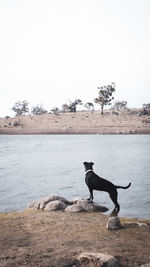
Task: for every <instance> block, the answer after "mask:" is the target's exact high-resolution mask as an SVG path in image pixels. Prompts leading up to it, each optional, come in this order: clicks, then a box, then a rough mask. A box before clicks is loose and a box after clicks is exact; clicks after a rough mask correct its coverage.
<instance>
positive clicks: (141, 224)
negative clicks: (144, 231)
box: [136, 222, 147, 227]
mask: <svg viewBox="0 0 150 267" xmlns="http://www.w3.org/2000/svg"><path fill="white" fill-rule="evenodd" d="M136 224H137V225H138V226H140V227H141V226H147V223H142V222H137V223H136Z"/></svg>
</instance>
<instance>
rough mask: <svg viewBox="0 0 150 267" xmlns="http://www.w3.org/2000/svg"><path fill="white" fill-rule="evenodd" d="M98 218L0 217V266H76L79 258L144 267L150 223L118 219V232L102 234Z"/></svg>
mask: <svg viewBox="0 0 150 267" xmlns="http://www.w3.org/2000/svg"><path fill="white" fill-rule="evenodd" d="M107 220H108V216H106V215H103V214H100V213H94V214H93V213H75V214H74V213H73V214H72V213H71V214H70V213H65V212H61V211H60V212H40V211H33V210H26V211H24V212H20V213H8V214H0V262H1V266H7V267H8V266H9V267H10V266H19V267H20V266H30V267H32V266H42V267H48V266H55V267H56V266H57V267H62V266H79V263H78V262H77V257H78V255H79V254H80V253H82V252H101V253H106V254H110V255H112V256H115V257H116V258H117V260H118V262H119V264H120V266H122V267H123V266H124V267H125V266H126V267H127V266H128V267H129V266H130V267H138V266H140V265H142V264H144V263H148V262H150V254H149V246H150V221H146V222H147V226H141V227H139V226H137V224H134V223H135V222H136V220H133V219H132V220H129V219H127V218H121V223H122V226H123V228H122V229H120V230H117V231H108V230H107V229H106V223H107Z"/></svg>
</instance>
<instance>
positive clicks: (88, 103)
mask: <svg viewBox="0 0 150 267" xmlns="http://www.w3.org/2000/svg"><path fill="white" fill-rule="evenodd" d="M84 107H85V108H87V109H88V110H89V111H92V113H93V111H94V105H93V103H91V102H87V103H86V104H85V105H84Z"/></svg>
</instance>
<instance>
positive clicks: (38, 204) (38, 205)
mask: <svg viewBox="0 0 150 267" xmlns="http://www.w3.org/2000/svg"><path fill="white" fill-rule="evenodd" d="M56 200H60V201H62V202H64V203H65V204H66V205H69V204H70V202H69V201H68V200H67V199H65V198H64V197H61V196H57V195H52V196H50V197H45V198H43V199H40V200H35V201H33V202H32V203H31V204H30V205H29V208H32V209H44V208H45V206H46V205H47V204H48V203H49V202H52V201H56Z"/></svg>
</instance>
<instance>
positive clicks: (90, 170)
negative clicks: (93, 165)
mask: <svg viewBox="0 0 150 267" xmlns="http://www.w3.org/2000/svg"><path fill="white" fill-rule="evenodd" d="M88 172H93V170H92V169H89V170H87V171H86V172H85V174H87V173H88Z"/></svg>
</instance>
